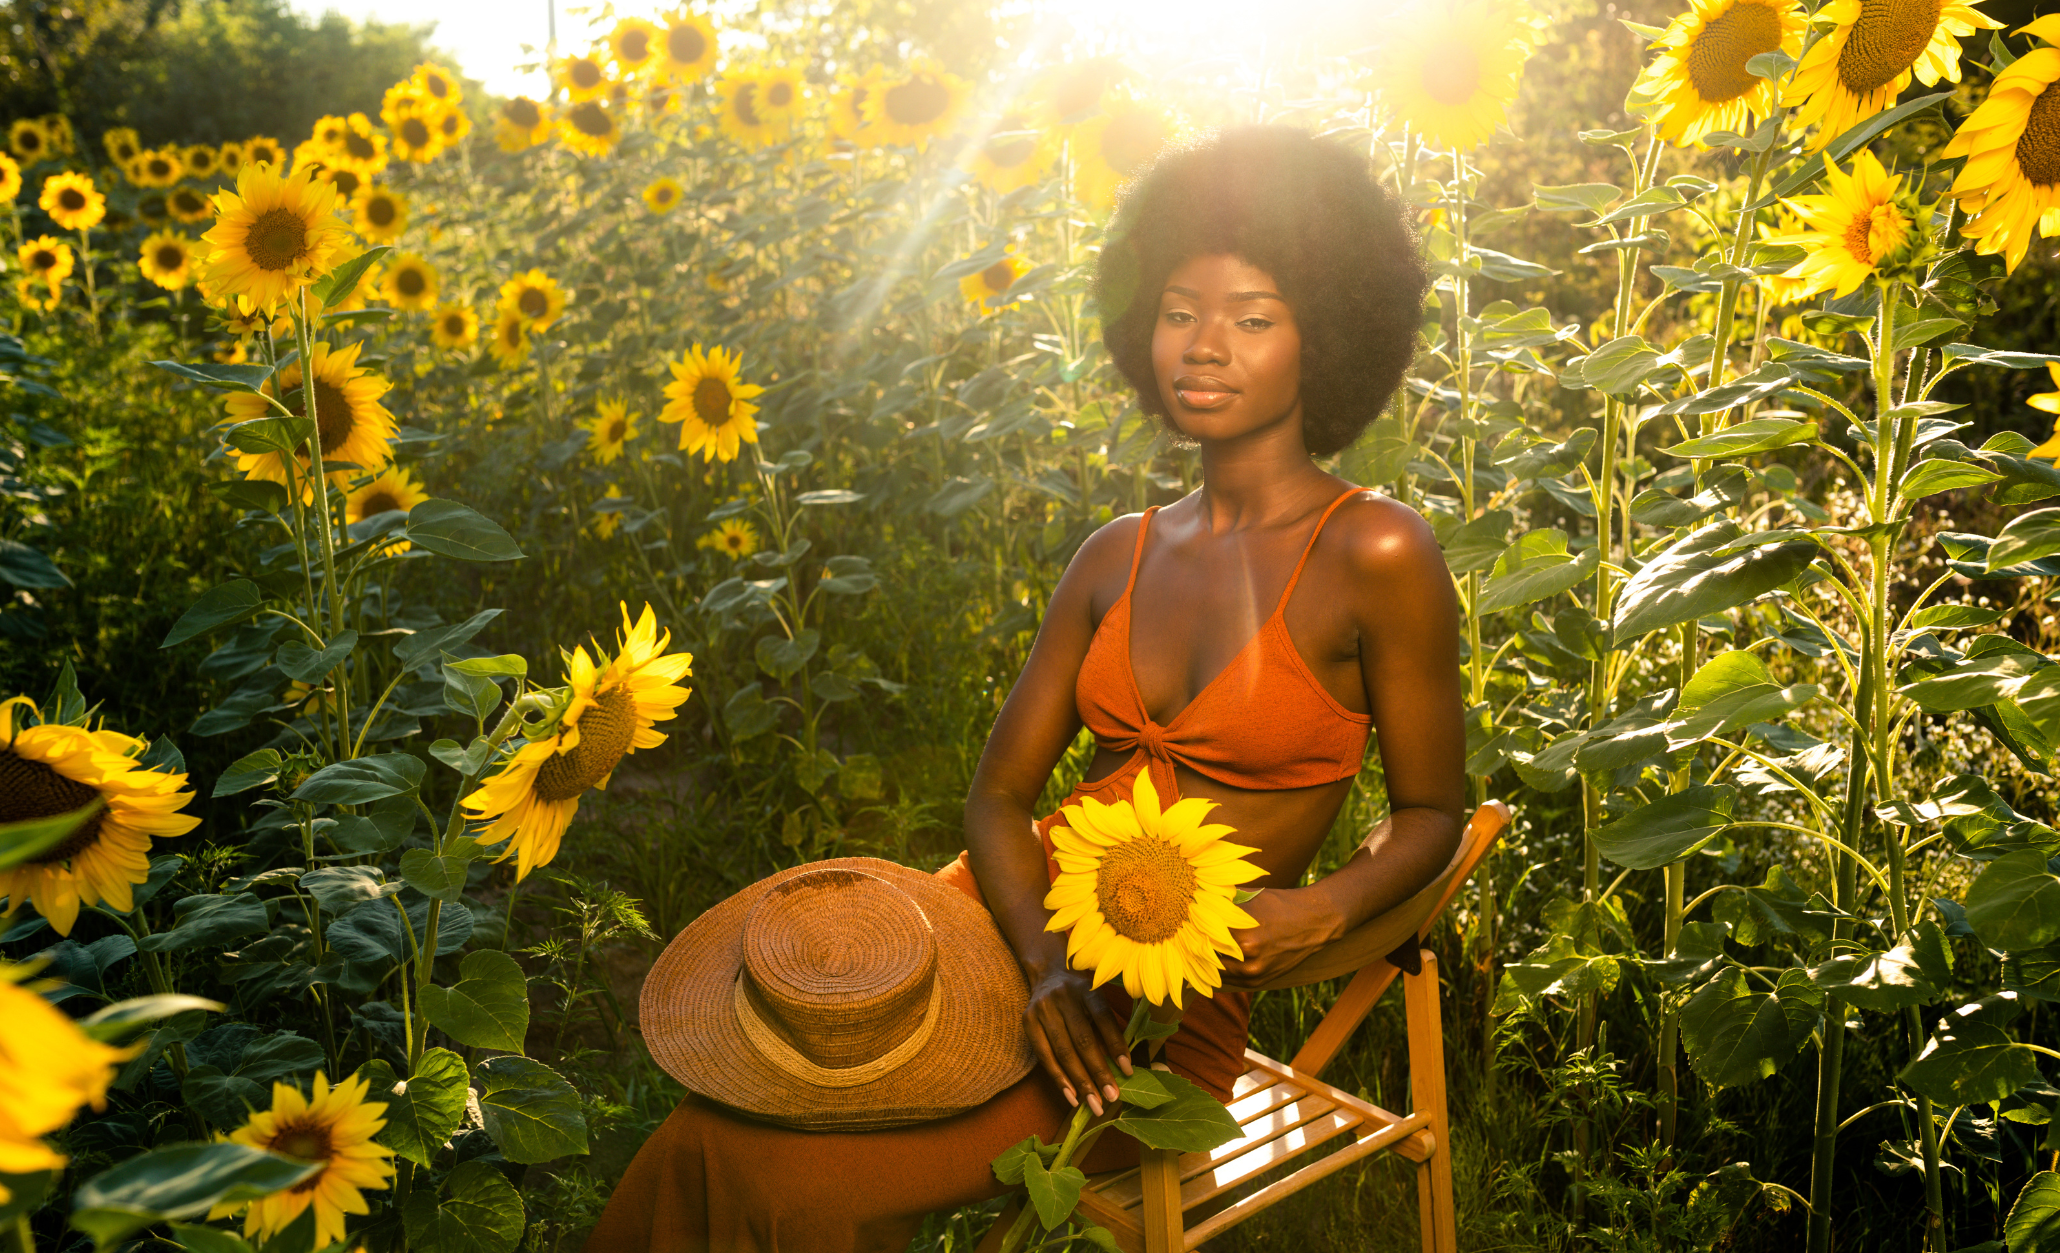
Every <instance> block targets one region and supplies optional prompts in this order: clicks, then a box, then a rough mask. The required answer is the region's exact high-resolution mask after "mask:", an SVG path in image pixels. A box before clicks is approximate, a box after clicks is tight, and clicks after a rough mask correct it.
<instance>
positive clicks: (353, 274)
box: [312, 244, 393, 309]
mask: <svg viewBox="0 0 2060 1253" xmlns="http://www.w3.org/2000/svg"><path fill="white" fill-rule="evenodd" d="M392 251H393V249H392V248H389V247H387V246H386V245H385V244H378V245H375V246H374V247H371V248H367V249H365V250H364V251H363V252H361V253H359V254H358V255H357V256H355V257H352V258H351V259H350V260H348V261H346V262H344V263H343V264H342V265H339V266H337V267H336V268H335V269H333V270H331V271H329V273H328V274H326V275H324V276H323V277H322V278H321V279H320V280H318V281H317V282H316V283H315V286H314V290H313V292H312V294H313V296H314V297H315V299H317V300H319V301H321V302H322V307H323V308H324V309H333V308H335V307H336V306H337V305H340V304H342V303H343V302H344V301H346V300H348V299H350V294H351V293H352V292H354V291H356V290H357V289H358V282H359V280H361V279H363V278H364V277H365V271H367V270H369V269H371V268H372V266H373V264H374V263H375V262H377V261H378V260H379V258H381V257H383V256H385V255H386V254H387V253H389V252H392Z"/></svg>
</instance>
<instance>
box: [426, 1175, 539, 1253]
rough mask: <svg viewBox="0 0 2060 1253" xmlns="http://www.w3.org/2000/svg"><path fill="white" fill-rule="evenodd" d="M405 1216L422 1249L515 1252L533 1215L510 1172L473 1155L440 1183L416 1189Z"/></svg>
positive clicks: (461, 1252)
mask: <svg viewBox="0 0 2060 1253" xmlns="http://www.w3.org/2000/svg"><path fill="white" fill-rule="evenodd" d="M418 1186H419V1185H418ZM446 1193H448V1195H445V1194H446ZM401 1221H402V1223H403V1225H405V1226H406V1227H407V1231H408V1247H409V1248H410V1249H413V1250H416V1251H417V1253H509V1251H510V1250H512V1249H513V1248H514V1247H515V1246H516V1245H517V1244H520V1243H521V1242H522V1228H523V1224H524V1223H525V1222H526V1221H527V1216H526V1215H525V1213H524V1211H523V1208H522V1194H521V1193H519V1192H517V1191H516V1190H515V1185H514V1184H512V1183H509V1182H508V1179H507V1176H505V1175H503V1174H502V1173H501V1172H500V1171H498V1170H496V1169H494V1168H493V1166H492V1165H490V1164H488V1163H486V1162H481V1161H471V1162H460V1163H459V1164H458V1167H457V1169H455V1170H453V1171H452V1172H451V1173H450V1174H449V1175H447V1176H445V1177H444V1180H443V1182H442V1184H441V1185H440V1186H438V1187H433V1188H431V1187H421V1188H420V1190H419V1191H417V1192H414V1193H413V1194H411V1195H410V1196H409V1197H408V1202H407V1205H406V1206H405V1207H404V1208H403V1209H402V1211H401Z"/></svg>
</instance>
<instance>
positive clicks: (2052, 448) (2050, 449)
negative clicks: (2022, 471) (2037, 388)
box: [2024, 361, 2060, 460]
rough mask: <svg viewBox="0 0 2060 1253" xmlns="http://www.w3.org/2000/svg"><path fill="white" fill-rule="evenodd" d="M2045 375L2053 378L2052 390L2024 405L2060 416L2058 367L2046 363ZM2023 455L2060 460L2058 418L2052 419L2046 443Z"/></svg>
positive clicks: (2059, 366)
mask: <svg viewBox="0 0 2060 1253" xmlns="http://www.w3.org/2000/svg"><path fill="white" fill-rule="evenodd" d="M2046 373H2048V374H2050V375H2052V376H2053V387H2054V390H2053V391H2050V392H2040V393H2039V394H2038V395H2036V396H2033V397H2031V398H2030V399H2028V400H2026V401H2025V402H2024V403H2025V404H2028V405H2030V406H2031V407H2032V408H2034V409H2038V410H2041V411H2042V412H2045V413H2051V414H2060V365H2055V364H2053V363H2052V362H2050V361H2048V362H2047V363H2046ZM2024 455H2025V456H2027V457H2044V458H2047V459H2048V460H2052V459H2056V458H2060V417H2055V418H2054V419H2053V433H2052V434H2051V435H2050V436H2047V438H2046V442H2045V443H2043V444H2040V445H2039V446H2038V447H2037V448H2034V449H2032V450H2031V451H2030V452H2028V453H2026V454H2024Z"/></svg>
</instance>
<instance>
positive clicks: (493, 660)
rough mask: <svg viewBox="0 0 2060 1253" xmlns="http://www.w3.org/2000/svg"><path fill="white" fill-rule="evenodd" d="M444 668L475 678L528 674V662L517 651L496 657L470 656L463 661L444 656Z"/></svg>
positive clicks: (512, 676) (517, 676) (520, 676)
mask: <svg viewBox="0 0 2060 1253" xmlns="http://www.w3.org/2000/svg"><path fill="white" fill-rule="evenodd" d="M443 666H444V669H446V670H455V671H457V672H458V673H459V674H463V675H470V676H471V677H473V678H475V679H508V678H515V679H520V678H523V677H525V676H527V675H528V674H529V662H528V660H527V659H526V658H524V657H523V656H522V655H521V654H519V653H502V654H501V655H500V656H498V657H472V658H468V659H466V660H463V661H459V660H456V659H454V658H449V657H446V658H445V659H444V663H443Z"/></svg>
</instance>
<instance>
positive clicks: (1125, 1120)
mask: <svg viewBox="0 0 2060 1253" xmlns="http://www.w3.org/2000/svg"><path fill="white" fill-rule="evenodd" d="M1157 1074H1158V1076H1159V1082H1160V1083H1161V1084H1162V1085H1164V1086H1165V1088H1166V1090H1167V1091H1168V1092H1170V1093H1172V1094H1173V1099H1172V1100H1170V1101H1167V1102H1166V1103H1165V1104H1163V1105H1160V1106H1157V1107H1156V1108H1153V1109H1136V1108H1134V1107H1132V1106H1128V1105H1126V1106H1124V1107H1123V1112H1122V1114H1120V1115H1119V1116H1117V1118H1116V1120H1115V1123H1114V1124H1113V1125H1114V1126H1115V1127H1116V1129H1117V1130H1119V1131H1122V1132H1124V1133H1126V1134H1127V1135H1129V1136H1131V1137H1132V1138H1134V1139H1136V1140H1138V1141H1141V1142H1142V1143H1144V1144H1148V1145H1150V1146H1151V1147H1152V1148H1155V1149H1173V1150H1175V1151H1177V1152H1181V1153H1206V1152H1208V1151H1209V1150H1210V1149H1213V1148H1215V1147H1216V1146H1217V1145H1219V1144H1226V1143H1228V1142H1229V1141H1231V1140H1234V1139H1236V1138H1237V1136H1238V1131H1239V1128H1238V1125H1237V1119H1235V1118H1233V1117H1231V1116H1230V1111H1229V1110H1227V1109H1225V1108H1223V1102H1221V1101H1219V1100H1217V1099H1216V1098H1215V1097H1213V1096H1210V1095H1209V1094H1208V1093H1207V1092H1204V1091H1203V1090H1202V1089H1200V1088H1198V1087H1196V1086H1195V1085H1194V1084H1192V1083H1190V1082H1188V1081H1187V1080H1186V1079H1183V1078H1181V1077H1180V1076H1179V1075H1176V1074H1174V1073H1173V1072H1172V1071H1169V1070H1162V1071H1158V1072H1157Z"/></svg>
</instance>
